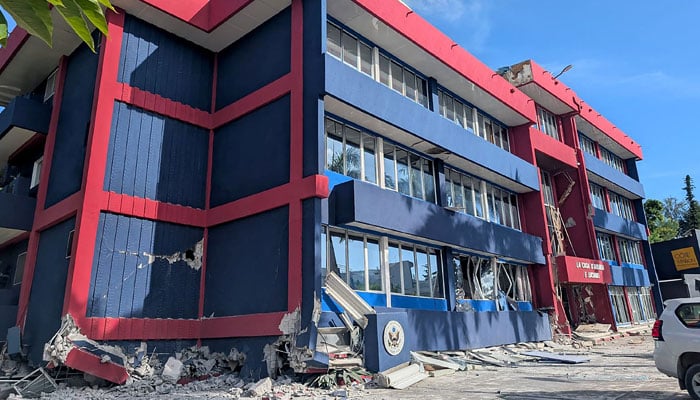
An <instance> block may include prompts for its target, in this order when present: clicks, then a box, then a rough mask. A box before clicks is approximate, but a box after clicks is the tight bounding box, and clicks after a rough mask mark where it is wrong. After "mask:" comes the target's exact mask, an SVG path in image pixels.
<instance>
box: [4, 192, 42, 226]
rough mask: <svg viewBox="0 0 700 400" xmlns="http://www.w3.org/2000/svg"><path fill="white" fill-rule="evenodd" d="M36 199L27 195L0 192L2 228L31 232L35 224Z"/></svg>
mask: <svg viewBox="0 0 700 400" xmlns="http://www.w3.org/2000/svg"><path fill="white" fill-rule="evenodd" d="M34 210H36V199H35V198H33V197H29V196H27V193H26V192H25V193H22V194H12V193H9V192H5V191H2V192H0V227H2V228H9V229H17V230H22V231H30V230H31V229H32V224H33V223H34Z"/></svg>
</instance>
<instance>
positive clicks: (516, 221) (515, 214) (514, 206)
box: [510, 194, 520, 230]
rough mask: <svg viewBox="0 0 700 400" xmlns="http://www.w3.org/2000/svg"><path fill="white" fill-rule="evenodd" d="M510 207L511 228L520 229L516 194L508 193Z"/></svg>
mask: <svg viewBox="0 0 700 400" xmlns="http://www.w3.org/2000/svg"><path fill="white" fill-rule="evenodd" d="M510 209H511V216H512V217H513V228H515V229H518V230H520V213H519V212H518V196H516V195H514V194H511V195H510Z"/></svg>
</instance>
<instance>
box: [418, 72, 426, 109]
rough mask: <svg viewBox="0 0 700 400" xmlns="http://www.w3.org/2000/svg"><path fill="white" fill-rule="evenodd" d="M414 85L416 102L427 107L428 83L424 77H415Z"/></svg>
mask: <svg viewBox="0 0 700 400" xmlns="http://www.w3.org/2000/svg"><path fill="white" fill-rule="evenodd" d="M416 86H417V89H418V103H419V104H421V105H423V107H428V84H427V83H426V82H425V80H424V79H422V78H419V77H416Z"/></svg>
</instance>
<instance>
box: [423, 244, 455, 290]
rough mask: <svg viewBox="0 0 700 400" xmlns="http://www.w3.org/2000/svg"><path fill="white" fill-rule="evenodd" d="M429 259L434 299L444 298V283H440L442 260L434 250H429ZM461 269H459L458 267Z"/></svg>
mask: <svg viewBox="0 0 700 400" xmlns="http://www.w3.org/2000/svg"><path fill="white" fill-rule="evenodd" d="M428 253H429V254H428V257H429V259H430V281H431V282H432V285H433V294H432V296H433V297H437V298H443V297H444V294H443V293H442V282H440V276H439V273H438V271H439V269H440V258H439V257H438V254H437V253H436V252H434V251H433V250H428ZM458 268H459V267H458Z"/></svg>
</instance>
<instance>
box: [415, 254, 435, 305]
mask: <svg viewBox="0 0 700 400" xmlns="http://www.w3.org/2000/svg"><path fill="white" fill-rule="evenodd" d="M416 261H417V263H418V295H419V296H424V297H430V286H431V285H430V265H428V254H427V253H426V252H425V250H416Z"/></svg>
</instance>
